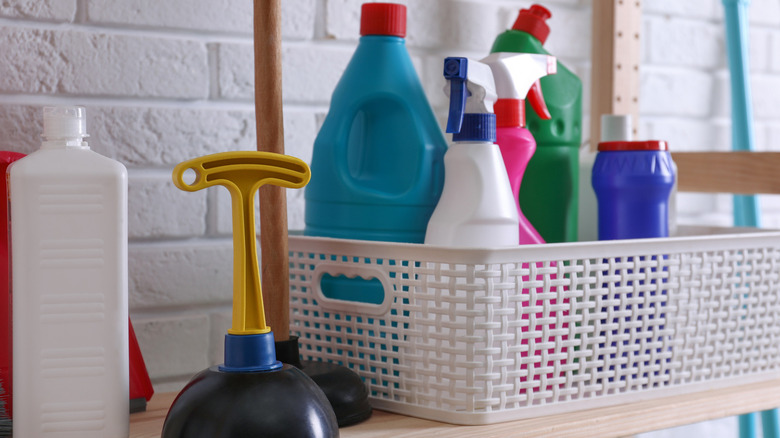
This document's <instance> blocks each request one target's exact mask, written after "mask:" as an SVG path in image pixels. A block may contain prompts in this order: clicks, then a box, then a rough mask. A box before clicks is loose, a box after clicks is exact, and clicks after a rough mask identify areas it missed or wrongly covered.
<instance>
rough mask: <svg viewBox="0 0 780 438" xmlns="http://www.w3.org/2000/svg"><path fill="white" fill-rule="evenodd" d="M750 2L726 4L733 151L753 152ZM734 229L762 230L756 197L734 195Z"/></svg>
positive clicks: (774, 424) (747, 426) (774, 432)
mask: <svg viewBox="0 0 780 438" xmlns="http://www.w3.org/2000/svg"><path fill="white" fill-rule="evenodd" d="M748 4H749V0H723V7H724V8H725V21H726V50H727V53H728V60H729V77H730V79H731V145H732V146H731V148H732V150H735V151H752V150H753V149H754V147H753V108H752V103H751V97H750V81H749V71H750V69H749V64H748V45H747V43H748V35H747V29H748V21H747V6H748ZM733 202H734V225H735V226H738V227H760V226H761V215H760V209H759V205H758V200H757V199H756V197H755V196H754V195H734V201H733ZM755 417H756V414H754V413H751V414H745V415H741V416H740V417H739V436H740V438H755V436H756V426H755ZM761 422H762V426H763V435H764V438H778V437H780V430H779V429H778V421H777V410H776V409H772V410H768V411H764V412H762V413H761Z"/></svg>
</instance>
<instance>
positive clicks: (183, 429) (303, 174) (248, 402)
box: [162, 152, 339, 438]
mask: <svg viewBox="0 0 780 438" xmlns="http://www.w3.org/2000/svg"><path fill="white" fill-rule="evenodd" d="M187 170H191V171H193V172H194V174H195V178H194V181H193V182H191V183H187V182H185V181H184V174H185V171H187ZM309 176H310V174H309V169H308V167H307V166H306V163H304V162H303V161H301V160H298V159H297V158H293V157H288V156H285V155H279V154H273V153H268V152H223V153H221V154H215V155H209V156H206V157H201V158H197V159H194V160H190V161H186V162H184V163H181V164H179V165H178V166H176V168H175V169H174V170H173V182H174V184H175V185H176V186H177V187H178V188H180V189H182V190H186V191H196V190H200V189H202V188H206V187H211V186H215V185H222V186H225V187H227V189H228V190H229V191H230V194H231V199H232V205H233V322H232V327H231V328H230V329H229V330H228V334H227V335H226V336H225V363H224V364H222V365H220V366H217V367H212V368H209V369H206V370H204V371H202V372H200V373H199V374H198V375H196V376H195V377H194V378H193V379H192V380H191V381H190V382H189V383H188V384H187V386H185V387H184V389H182V391H181V392H180V393H179V396H178V397H177V398H176V400H174V402H173V404H172V405H171V408H170V410H169V411H168V416H167V417H166V418H165V423H164V425H163V431H162V437H163V438H194V437H198V438H199V437H204V438H244V437H246V438H258V437H278V438H287V437H302V438H304V437H317V438H319V437H337V436H338V433H339V432H338V423H337V420H336V415H335V414H334V412H333V409H332V408H331V406H330V403H329V402H328V399H327V397H326V396H325V393H323V392H322V390H321V389H320V387H319V386H318V385H317V384H316V383H314V381H313V380H312V379H311V378H309V377H308V376H307V375H306V374H304V373H303V372H302V371H301V370H300V369H298V368H296V367H293V366H291V365H287V364H282V363H281V362H280V361H278V360H277V359H276V350H275V344H274V336H273V332H271V329H270V327H268V326H267V325H266V322H265V313H264V309H263V298H262V294H261V291H260V275H259V272H258V268H257V249H256V246H257V245H256V238H255V235H256V234H255V218H254V194H255V192H256V191H257V189H258V188H259V187H260V186H261V185H263V184H265V183H269V184H275V185H279V186H282V187H287V188H300V187H303V186H304V185H306V183H307V182H308V181H309Z"/></svg>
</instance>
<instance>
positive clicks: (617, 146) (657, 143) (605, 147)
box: [599, 140, 669, 152]
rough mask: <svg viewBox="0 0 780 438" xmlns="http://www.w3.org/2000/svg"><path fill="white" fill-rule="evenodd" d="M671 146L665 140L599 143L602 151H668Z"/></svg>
mask: <svg viewBox="0 0 780 438" xmlns="http://www.w3.org/2000/svg"><path fill="white" fill-rule="evenodd" d="M668 150H669V146H668V145H667V144H666V142H665V141H663V140H645V141H602V142H601V143H599V151H600V152H614V151H668Z"/></svg>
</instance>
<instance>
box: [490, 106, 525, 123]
mask: <svg viewBox="0 0 780 438" xmlns="http://www.w3.org/2000/svg"><path fill="white" fill-rule="evenodd" d="M493 112H495V113H496V127H497V128H508V127H515V126H520V127H523V126H525V101H524V100H522V99H498V100H497V101H496V103H495V104H494V105H493Z"/></svg>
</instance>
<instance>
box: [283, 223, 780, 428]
mask: <svg viewBox="0 0 780 438" xmlns="http://www.w3.org/2000/svg"><path fill="white" fill-rule="evenodd" d="M734 232H735V231H734V230H730V231H729V233H730V234H718V235H704V236H688V237H675V238H669V239H643V240H626V241H612V242H583V243H570V244H548V245H530V246H523V247H517V248H512V249H498V250H496V249H492V250H491V249H452V248H436V247H429V246H425V245H410V244H393V243H382V242H364V241H354V240H338V239H323V238H310V237H302V236H291V237H290V241H289V248H290V268H291V269H290V277H291V326H292V327H291V329H292V333H293V334H296V335H298V336H299V337H300V341H299V342H300V346H301V354H302V356H303V358H304V359H306V360H323V361H331V362H336V363H339V364H342V365H345V366H348V367H349V368H351V369H352V370H354V371H355V372H357V373H358V374H359V375H360V376H361V377H362V378H363V379H364V381H365V382H366V384H367V385H368V388H369V391H370V394H371V400H372V404H373V405H374V406H375V407H376V408H379V409H384V410H388V411H394V412H398V413H403V414H407V415H413V416H418V417H422V418H428V419H433V420H439V421H445V422H450V423H457V424H486V423H496V422H502V421H509V420H515V419H521V418H529V417H535V416H542V415H550V414H556V413H562V412H570V411H575V410H582V409H590V408H594V407H598V406H608V405H616V404H621V403H626V402H632V401H638V400H645V399H649V398H656V397H663V396H665V395H670V394H679V393H689V392H696V391H701V390H705V389H712V388H720V387H727V386H734V385H740V384H744V383H749V382H756V381H762V380H771V379H776V378H778V377H780V232H774V231H772V232H763V231H762V232H758V231H753V232H746V233H742V234H733V233H734ZM324 275H332V276H334V277H335V276H339V275H345V276H346V277H362V278H367V279H368V278H375V279H378V280H379V281H380V282H381V284H382V286H383V289H384V295H383V296H381V295H380V297H379V300H377V299H376V297H371V298H370V299H366V300H363V299H362V298H361V297H357V298H354V297H352V298H350V299H348V300H346V299H337V298H334V297H328V296H326V294H325V293H323V290H322V288H321V287H320V284H321V283H320V282H321V279H322V277H323V276H324ZM375 281H376V280H375ZM366 301H369V302H366Z"/></svg>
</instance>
